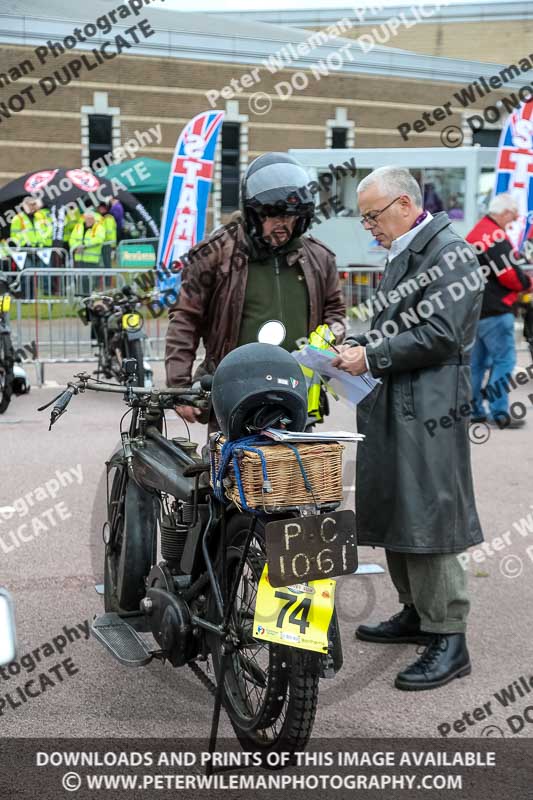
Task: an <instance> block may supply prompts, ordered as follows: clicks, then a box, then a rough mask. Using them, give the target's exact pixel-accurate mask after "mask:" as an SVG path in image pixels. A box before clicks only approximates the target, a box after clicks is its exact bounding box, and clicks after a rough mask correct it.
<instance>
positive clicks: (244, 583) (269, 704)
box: [209, 514, 319, 762]
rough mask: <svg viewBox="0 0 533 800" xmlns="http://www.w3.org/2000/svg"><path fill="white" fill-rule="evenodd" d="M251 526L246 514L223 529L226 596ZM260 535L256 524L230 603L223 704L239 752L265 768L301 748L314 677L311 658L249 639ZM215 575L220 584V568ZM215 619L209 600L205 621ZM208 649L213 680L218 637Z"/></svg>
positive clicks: (261, 559)
mask: <svg viewBox="0 0 533 800" xmlns="http://www.w3.org/2000/svg"><path fill="white" fill-rule="evenodd" d="M250 524H251V515H250V514H236V515H235V516H234V517H232V518H231V520H230V521H229V523H228V527H227V531H226V558H225V561H226V575H227V586H228V592H229V589H230V587H231V585H232V581H233V577H234V576H235V574H236V570H237V566H238V564H239V561H240V558H241V554H242V550H243V544H244V541H245V539H246V535H247V533H248V530H249V527H250ZM263 530H264V528H263V524H262V523H261V522H259V521H258V522H257V524H256V530H255V533H254V538H253V540H252V543H251V545H250V549H249V551H248V555H247V558H246V562H245V566H244V570H243V574H242V576H241V578H240V581H239V588H238V591H237V594H236V598H235V601H234V609H233V611H232V621H233V624H234V626H235V629H236V633H237V639H238V640H239V642H240V644H239V646H238V647H237V648H236V650H235V651H234V652H233V653H232V654H231V655H229V656H226V665H227V666H226V672H225V676H224V692H223V703H224V707H225V709H226V711H227V713H228V715H229V718H230V721H231V724H232V726H233V729H234V731H235V734H236V736H237V738H238V740H239V742H240V743H241V745H242V747H243V748H244V750H245V751H251V752H258V753H260V754H261V757H262V759H263V761H264V762H265V759H266V757H267V755H268V754H269V753H273V752H276V753H279V752H288V753H291V754H293V753H295V752H298V751H301V750H303V749H304V748H305V746H306V744H307V742H308V740H309V737H310V736H311V731H312V728H313V723H314V719H315V714H316V708H317V703H318V687H319V671H318V669H317V659H316V658H315V654H314V653H308V652H307V651H303V650H297V649H296V648H293V647H286V646H283V645H276V644H273V643H271V642H266V641H265V642H261V641H259V640H257V639H254V638H253V637H252V631H253V621H254V610H255V597H256V594H257V586H258V583H259V579H260V577H261V574H262V572H263V567H264V564H265V550H264V538H263ZM217 573H218V579H219V581H222V579H223V576H222V567H221V564H220V563H219V565H218V569H217ZM217 618H218V614H217V610H216V605H215V603H214V598H213V597H211V598H210V617H209V619H217ZM210 648H211V655H212V659H213V666H214V670H215V674H216V675H217V677H218V676H220V670H221V665H222V659H223V655H222V647H221V640H220V637H213V639H212V641H211V644H210ZM250 687H251V688H250Z"/></svg>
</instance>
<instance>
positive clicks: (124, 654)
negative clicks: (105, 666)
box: [91, 611, 154, 667]
mask: <svg viewBox="0 0 533 800" xmlns="http://www.w3.org/2000/svg"><path fill="white" fill-rule="evenodd" d="M91 633H92V635H93V636H94V637H95V639H97V640H98V641H99V642H100V644H103V646H104V647H105V648H106V649H107V650H108V651H109V652H110V653H111V655H112V656H113V657H114V658H116V660H117V661H119V662H120V663H121V664H124V665H125V666H127V667H142V666H144V665H145V664H148V663H149V662H150V661H151V660H152V658H153V656H154V654H153V652H152V651H151V650H150V648H149V646H148V643H147V642H146V641H145V640H144V639H143V638H142V637H141V636H139V634H138V633H137V631H136V630H135V629H134V628H133V627H132V626H131V625H129V624H128V622H127V621H126V620H125V619H123V618H122V617H119V615H118V614H116V613H115V612H113V611H112V612H107V613H105V614H101V615H100V616H99V617H95V619H94V620H93V623H92V626H91Z"/></svg>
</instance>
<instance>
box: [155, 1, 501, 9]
mask: <svg viewBox="0 0 533 800" xmlns="http://www.w3.org/2000/svg"><path fill="white" fill-rule="evenodd" d="M476 1H477V2H479V0H450V3H449V5H470V2H476ZM437 2H438V0H437ZM486 2H487V3H490V2H499V3H500V5H501V4H502V0H486ZM365 4H367V5H368V6H372V5H374V6H376V7H379V6H398V5H406V6H409V5H412V4H413V3H412V2H410V1H409V0H404V2H402V0H375V1H374V2H373V0H368V3H365V0H353V2H347V0H194V3H187V2H184V0H164V2H163V1H161V2H160V3H159V5H161V7H164V8H174V9H176V10H178V11H254V10H257V11H263V10H266V11H274V10H276V9H303V10H305V9H307V8H323V9H327V8H343V7H345V8H354V7H358V8H360V7H362V6H364V5H365ZM415 4H416V3H415Z"/></svg>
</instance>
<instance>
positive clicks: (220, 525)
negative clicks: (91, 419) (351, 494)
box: [39, 343, 357, 760]
mask: <svg viewBox="0 0 533 800" xmlns="http://www.w3.org/2000/svg"><path fill="white" fill-rule="evenodd" d="M265 348H266V349H265ZM123 365H124V369H125V371H126V375H127V385H126V387H125V388H120V387H117V386H112V385H109V384H104V383H103V382H99V381H97V380H95V379H93V378H91V377H90V376H89V375H88V374H86V373H80V374H78V375H76V376H75V378H76V381H75V382H73V383H70V384H69V385H68V387H67V389H66V390H65V391H64V392H62V393H61V394H60V395H58V396H57V397H56V398H55V399H54V400H52V401H51V402H50V403H49V404H48V405H47V406H43V407H42V408H41V409H39V410H44V408H48V407H49V406H50V405H53V409H52V412H51V418H50V427H51V426H52V424H54V423H55V422H56V420H57V419H58V418H59V417H60V416H61V415H62V414H63V413H64V411H65V410H66V408H67V405H68V403H69V401H70V400H71V398H72V397H73V395H77V394H78V393H83V392H85V391H87V390H94V391H100V392H103V391H105V392H115V393H122V394H123V400H124V402H125V403H126V405H127V406H128V407H129V408H130V409H131V417H130V423H129V429H128V430H127V431H126V430H121V445H120V446H119V447H118V449H117V450H116V451H115V453H114V454H113V456H112V457H111V458H110V460H109V461H108V462H107V474H108V496H107V522H106V523H105V525H104V530H103V539H104V542H105V565H104V589H103V594H104V605H105V613H104V614H102V615H101V616H98V617H96V618H95V620H94V622H93V625H92V633H93V635H94V636H95V637H96V638H97V639H98V640H99V641H100V642H101V643H102V644H103V645H104V646H105V647H106V648H107V649H108V650H109V652H110V653H111V654H112V655H113V656H114V657H115V658H116V659H117V660H118V661H119V662H120V663H122V664H125V665H128V666H132V667H141V666H143V665H146V664H148V663H149V662H150V661H151V660H152V659H162V660H167V661H169V662H170V664H172V666H174V667H181V666H188V667H189V668H190V669H191V670H192V671H193V673H194V674H195V675H196V676H197V677H198V678H199V680H200V681H201V682H202V684H203V685H204V686H205V687H206V689H208V690H209V691H210V692H212V693H213V694H214V695H215V703H214V711H213V720H212V727H211V739H210V750H211V751H213V750H214V749H215V745H216V737H217V730H218V722H219V715H220V709H221V706H222V705H223V706H224V707H225V709H226V711H227V713H228V715H229V718H230V720H231V723H232V725H233V728H234V730H235V733H236V736H237V737H238V739H239V741H240V743H241V745H242V747H243V748H244V749H245V750H246V751H253V752H259V753H260V754H261V755H262V758H263V759H264V760H266V758H267V755H268V754H269V753H271V752H280V751H284V752H289V753H294V752H296V751H300V750H302V749H303V748H304V747H305V745H306V743H307V742H308V740H309V737H310V735H311V730H312V727H313V722H314V718H315V713H316V709H317V703H318V693H319V681H320V679H321V678H333V677H334V676H335V673H336V672H337V671H338V670H339V669H340V668H341V666H342V646H341V639H340V632H339V627H338V623H337V618H336V614H335V611H334V585H335V581H333V580H332V578H333V576H336V575H341V574H348V573H350V574H351V573H353V572H354V570H355V569H356V567H357V548H356V542H355V517H354V513H353V512H352V511H336V509H337V508H338V506H339V504H340V499H341V497H342V464H341V463H340V461H339V458H341V457H340V456H339V448H340V449H342V447H341V446H340V445H337V446H336V448H335V447H334V448H329V447H328V446H327V445H326V446H324V445H321V446H319V445H317V443H314V445H313V444H311V445H308V446H310V447H311V449H312V450H313V452H312V453H311V454H309V453H307V454H306V451H305V446H304V445H301V444H299V443H298V444H292V443H290V442H287V445H286V446H278V447H277V448H276V447H274V444H275V443H274V442H273V441H272V440H269V439H267V437H266V436H265V435H264V434H262V433H261V432H262V431H263V430H264V429H265V428H266V427H268V426H271V425H273V426H274V427H276V426H277V427H278V428H281V429H283V430H284V431H285V433H288V434H290V432H291V431H304V429H305V426H306V423H307V392H306V388H305V381H304V380H303V375H302V373H301V371H300V368H299V366H298V364H297V362H296V361H295V360H294V359H293V358H292V356H291V355H290V354H289V353H287V352H286V351H284V350H282V349H281V348H279V347H275V346H273V345H271V344H261V343H254V344H251V345H245V346H243V347H240V348H237V349H236V350H234V351H233V352H232V353H230V354H229V355H228V356H226V358H225V359H224V360H223V361H222V362H221V364H220V366H219V367H218V369H217V371H216V373H215V376H214V377H211V376H204V377H203V378H202V380H201V382H200V383H199V384H195V385H194V386H193V387H190V388H180V389H175V388H174V389H156V388H152V389H150V390H146V389H143V388H139V387H136V386H134V383H135V369H136V361H135V360H132V359H126V360H125V361H124V362H123ZM211 402H212V405H213V407H214V410H215V412H216V416H217V419H218V420H219V422H220V425H221V427H222V433H214V434H212V435H211V436H210V439H209V459H208V460H207V459H205V458H203V457H202V456H201V455H200V454H199V453H198V451H197V445H196V444H195V443H193V442H191V441H189V440H187V439H184V438H171V439H169V438H167V437H166V436H165V435H164V433H163V431H164V428H165V419H164V416H165V410H166V409H173V408H175V407H176V406H179V405H187V406H195V407H197V408H199V409H202V410H203V411H207V410H208V409H209V405H210V403H211ZM243 434H244V436H243ZM317 447H318V449H317ZM313 448H314V449H313ZM280 450H281V451H283V453H282V454H280V453H279V451H280ZM258 453H259V456H257V454H258ZM282 457H285V462H284V463H283V464H281V469H280V463H279V462H278V461H277V459H279V458H282ZM257 459H259V462H258V460H257ZM250 461H253V462H254V464H253V465H252V466H253V469H254V470H255V472H254V473H253V474H252V473H251V471H250V470H251V469H252V467H250ZM315 469H317V470H318V472H317V473H316V474H315V473H314V472H313V470H315ZM329 473H331V474H333V473H334V474H335V481H336V485H335V488H334V490H333V489H330V490H329V491H330V495H331V496H328V489H327V488H325V485H326V484H328V483H329V482H330V477H329ZM303 476H305V477H303ZM317 476H318V477H317ZM257 477H259V484H258V485H257V480H256V479H257ZM297 479H298V480H297ZM250 480H252V483H253V480H256V485H255V488H254V487H250ZM297 484H298V486H297ZM254 491H255V493H256V495H257V496H256V499H255V500H254V499H253V496H252V495H253V492H254ZM158 539H160V549H161V555H162V560H161V561H159V563H158V561H157V552H158ZM147 633H151V634H152V636H153V638H154V639H155V642H156V643H157V646H156V647H154V646H150V644H149V643H148V641H147V639H146V638H145V637H143V635H142V634H147ZM208 660H210V662H212V667H213V672H212V673H211V675H213V676H214V678H215V680H214V681H213V680H212V679H211V677H210V675H209V674H208V673H207V672H206V671H205V670H204V669H202V664H205V662H207V661H208Z"/></svg>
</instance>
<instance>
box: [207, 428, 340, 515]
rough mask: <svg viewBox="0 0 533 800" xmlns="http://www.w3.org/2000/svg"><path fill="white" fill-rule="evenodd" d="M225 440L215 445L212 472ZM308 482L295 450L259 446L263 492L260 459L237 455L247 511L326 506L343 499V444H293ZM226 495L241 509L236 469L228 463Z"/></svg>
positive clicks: (244, 452) (253, 455)
mask: <svg viewBox="0 0 533 800" xmlns="http://www.w3.org/2000/svg"><path fill="white" fill-rule="evenodd" d="M223 444H224V439H223V438H220V439H219V440H218V441H217V442H216V445H215V451H214V461H215V470H218V465H219V462H220V451H221V449H222V445H223ZM296 447H297V449H298V453H299V456H300V459H301V461H302V465H303V468H304V470H305V473H306V476H307V480H308V483H309V484H310V485H311V489H312V491H311V492H310V491H308V490H307V489H306V486H305V482H304V477H303V475H302V470H301V468H300V465H299V462H298V459H297V457H296V454H295V453H294V451H293V450H292V449H291V448H290V447H287V445H284V444H268V445H265V446H263V447H260V448H259V449H261V452H262V453H263V454H264V457H265V461H266V469H267V477H268V481H269V484H270V486H269V488H271V489H272V491H265V488H264V478H263V469H262V463H261V458H260V456H259V455H258V453H254V452H251V451H247V450H244V449H243V450H241V451H240V452H239V453H238V455H237V458H238V463H239V470H240V474H241V481H242V487H243V491H244V496H245V498H246V504H247V505H248V507H249V508H253V509H262V510H264V511H269V512H274V511H278V510H281V509H284V508H289V507H294V506H300V505H309V504H311V505H315V504H316V505H319V506H321V505H326V504H328V503H339V502H340V501H341V500H342V452H343V450H344V445H342V444H339V443H337V442H316V443H315V442H313V443H309V444H302V443H299V444H297V445H296ZM224 486H225V495H226V497H227V498H228V500H232V501H233V502H234V503H235V505H237V506H238V507H239V508H240V509H241V510H242V508H243V503H242V498H241V495H240V492H239V488H238V486H237V481H236V479H235V469H234V466H233V463H232V462H230V465H229V467H228V470H227V472H226V476H225V478H224Z"/></svg>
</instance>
